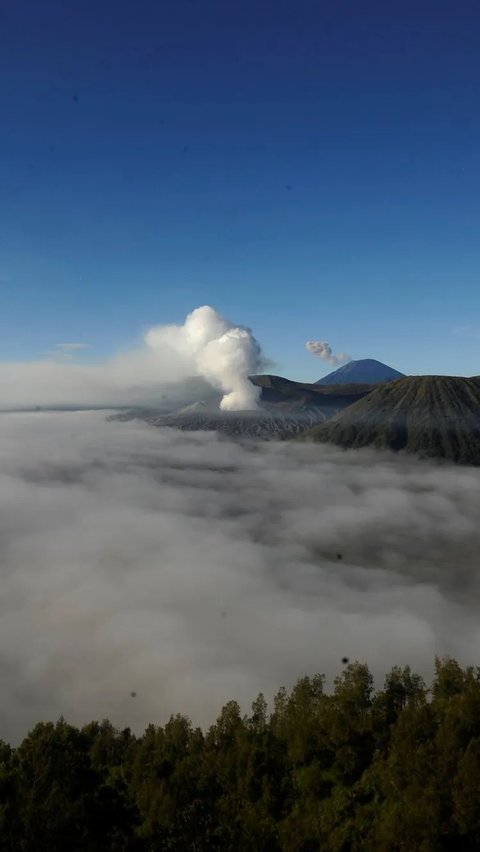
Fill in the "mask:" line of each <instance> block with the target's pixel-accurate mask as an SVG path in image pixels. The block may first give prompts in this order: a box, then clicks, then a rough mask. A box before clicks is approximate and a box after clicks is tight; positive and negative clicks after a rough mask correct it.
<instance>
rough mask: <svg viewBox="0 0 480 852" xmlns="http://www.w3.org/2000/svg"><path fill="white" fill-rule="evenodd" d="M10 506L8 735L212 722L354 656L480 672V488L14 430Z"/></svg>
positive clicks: (205, 449)
mask: <svg viewBox="0 0 480 852" xmlns="http://www.w3.org/2000/svg"><path fill="white" fill-rule="evenodd" d="M0 501H1V511H0V525H1V536H0V546H1V561H0V565H1V584H0V679H1V686H2V704H1V708H0V737H1V738H5V739H12V740H14V741H15V740H17V739H18V738H19V737H21V736H23V735H24V734H25V732H26V730H27V729H28V728H29V726H31V725H32V724H33V723H34V722H35V721H37V720H39V719H46V718H53V719H55V718H56V717H58V716H59V715H60V714H64V715H65V717H67V718H68V719H70V720H72V721H74V722H77V723H81V722H84V721H86V720H88V719H90V718H92V717H95V718H98V717H100V718H102V717H105V716H108V717H110V718H111V719H112V720H113V721H114V722H115V723H116V724H119V725H126V724H128V725H131V726H133V727H134V728H135V729H136V730H141V729H142V727H143V726H144V725H145V724H146V723H147V722H149V721H158V722H162V721H164V720H165V719H166V718H168V716H169V714H170V713H172V712H177V711H181V712H185V713H187V714H190V715H191V717H192V718H193V720H194V721H195V722H199V723H208V722H210V721H211V720H213V718H214V717H215V715H216V713H217V710H218V709H219V707H220V705H221V704H222V702H224V701H226V700H228V699H230V698H233V697H235V698H238V699H240V700H241V701H242V702H243V703H244V706H245V707H247V706H248V704H249V702H250V701H251V699H252V698H253V697H255V695H256V693H258V691H260V690H264V691H265V692H266V693H267V694H270V695H271V694H272V693H273V691H274V690H275V689H276V688H277V687H278V686H279V685H281V684H282V683H285V684H287V685H288V684H291V683H292V682H293V681H294V680H295V679H296V678H297V677H298V676H301V675H302V674H304V673H306V672H310V673H311V672H315V671H322V672H325V673H326V674H327V676H328V677H329V678H331V677H333V676H334V675H335V674H337V673H338V671H339V669H340V667H341V664H340V660H341V657H342V656H344V655H347V656H349V657H350V658H359V659H362V660H367V661H368V662H369V663H370V665H371V666H372V669H373V671H374V673H375V674H376V675H377V676H381V675H382V674H383V672H384V670H385V667H388V666H390V665H392V664H394V663H398V664H404V663H410V664H411V665H412V666H414V667H416V668H417V669H419V670H420V671H421V672H423V673H425V674H428V673H429V672H430V670H431V665H432V661H433V655H434V654H435V653H438V654H445V653H451V654H453V655H455V656H457V657H458V658H459V659H461V660H462V661H465V662H473V661H475V662H477V663H478V661H479V652H480V626H479V624H478V603H479V592H480V589H479V575H478V552H479V550H480V531H479V528H478V516H479V513H480V473H479V471H477V470H473V469H472V470H471V469H468V468H462V469H460V468H451V467H447V466H441V465H438V466H433V465H430V464H427V463H419V462H417V461H415V460H410V459H408V460H407V459H401V458H396V457H390V456H388V455H383V456H382V455H379V456H372V455H371V454H370V453H369V452H349V453H344V452H341V451H338V450H336V449H333V448H330V447H324V446H319V445H309V444H304V443H301V444H299V445H296V444H295V443H294V442H292V443H289V444H285V443H281V444H274V443H269V444H262V445H260V444H255V443H252V444H250V445H242V444H239V443H233V442H230V441H227V440H222V439H221V438H219V437H218V436H216V435H215V434H213V433H185V432H176V431H175V430H171V429H163V430H162V429H155V428H151V427H147V426H146V425H144V424H140V423H134V422H130V423H119V422H106V420H105V416H104V415H103V414H101V413H92V412H82V413H38V414H3V415H1V416H0ZM132 691H134V692H136V693H137V696H136V698H135V699H132V697H131V696H130V693H131V692H132Z"/></svg>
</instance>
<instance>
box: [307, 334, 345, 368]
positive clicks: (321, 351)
mask: <svg viewBox="0 0 480 852" xmlns="http://www.w3.org/2000/svg"><path fill="white" fill-rule="evenodd" d="M305 349H308V351H309V352H311V353H312V355H315V356H316V357H317V358H321V359H322V361H326V362H327V364H331V365H332V367H338V366H339V365H340V364H346V363H347V361H351V360H352V359H351V357H350V355H347V354H346V353H345V352H339V353H338V354H337V355H335V354H334V352H332V347H331V346H330V344H329V343H327V341H326V340H307V342H306V344H305Z"/></svg>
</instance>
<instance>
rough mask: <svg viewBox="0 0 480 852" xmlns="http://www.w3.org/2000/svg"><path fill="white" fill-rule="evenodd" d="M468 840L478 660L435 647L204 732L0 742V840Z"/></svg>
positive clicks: (322, 843) (429, 846)
mask: <svg viewBox="0 0 480 852" xmlns="http://www.w3.org/2000/svg"><path fill="white" fill-rule="evenodd" d="M479 848H480V670H478V669H475V668H472V667H470V668H467V669H462V668H461V667H460V666H459V665H458V664H457V663H456V662H455V661H454V660H449V659H447V660H437V661H436V667H435V678H434V681H433V684H432V685H431V687H430V688H429V689H427V688H426V686H425V684H424V682H423V681H422V679H421V678H420V677H419V676H418V675H416V674H414V673H413V672H412V671H411V670H410V669H409V668H408V667H406V668H404V669H400V668H394V669H392V671H391V672H389V674H388V675H387V677H386V680H385V685H384V688H383V689H382V690H380V691H377V692H375V690H374V688H373V681H372V676H371V674H370V672H369V670H368V668H367V666H365V665H363V664H360V663H353V664H349V665H347V666H345V668H344V670H343V672H342V675H341V676H340V677H338V678H337V679H336V681H335V684H334V689H333V692H331V693H329V692H326V690H325V683H324V678H323V676H321V675H315V676H313V677H303V678H301V679H300V680H299V681H298V682H297V683H296V684H295V686H294V687H293V689H292V690H291V691H290V692H288V691H287V690H286V689H284V688H282V689H280V690H279V692H278V693H277V695H276V696H275V699H274V703H273V709H272V712H269V710H268V707H267V703H266V701H265V698H264V696H263V695H262V694H260V695H259V696H258V698H257V699H256V700H255V701H254V702H253V704H252V710H251V713H250V715H248V716H243V715H242V713H241V710H240V707H239V705H238V704H237V703H236V702H235V701H230V702H229V703H228V704H226V705H225V707H223V709H222V710H221V712H220V715H219V717H218V719H217V721H216V722H215V723H214V724H213V725H212V726H211V727H210V728H209V730H208V731H206V732H202V731H201V730H200V729H198V728H194V727H193V726H192V725H191V723H190V721H189V720H188V719H187V718H185V717H184V716H180V715H177V716H174V717H172V718H171V719H170V720H169V721H168V722H167V724H166V725H164V726H163V727H156V726H155V725H150V726H149V727H148V728H147V729H146V731H145V733H144V734H143V735H142V736H141V737H135V736H134V735H133V734H132V733H131V732H130V730H128V729H126V730H123V731H118V730H116V729H115V728H114V727H113V726H112V725H111V724H110V723H109V722H108V721H104V722H101V723H97V722H92V723H91V724H89V725H86V726H85V727H84V728H83V729H81V730H78V729H77V728H75V727H72V726H71V725H68V724H67V723H66V722H65V721H64V720H63V719H60V721H59V722H57V723H56V724H52V723H47V724H38V725H36V727H35V728H34V729H33V730H32V731H31V732H30V733H29V734H28V736H27V737H26V738H25V739H24V741H23V742H22V743H21V745H20V746H19V747H18V748H17V749H11V748H10V746H8V745H6V744H5V743H3V742H0V850H1V852H14V850H15V852H17V850H19V852H43V850H53V852H56V850H58V852H60V850H65V849H68V850H73V852H76V851H77V850H78V852H100V850H111V852H156V850H159V852H160V851H161V850H177V852H189V850H190V852H209V850H213V852H214V850H231V852H234V850H235V852H249V850H253V849H254V850H258V852H315V851H316V850H318V849H326V850H332V852H347V851H348V852H350V850H352V852H360V850H364V849H375V850H380V852H390V850H392V852H396V850H398V852H410V850H418V852H435V850H444V849H445V850H453V849H455V850H457V849H460V850H463V849H465V850H475V849H479Z"/></svg>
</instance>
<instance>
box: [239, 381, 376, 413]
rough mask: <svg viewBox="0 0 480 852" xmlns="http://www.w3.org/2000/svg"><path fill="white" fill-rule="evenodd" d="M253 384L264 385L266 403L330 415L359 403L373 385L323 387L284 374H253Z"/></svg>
mask: <svg viewBox="0 0 480 852" xmlns="http://www.w3.org/2000/svg"><path fill="white" fill-rule="evenodd" d="M250 381H251V382H252V384H254V385H257V387H260V388H261V397H260V399H261V403H262V404H263V405H267V406H268V407H271V406H275V407H277V406H281V408H282V409H284V410H288V411H295V410H302V409H305V408H312V407H313V408H319V409H321V410H322V411H324V412H325V414H326V415H327V416H329V417H331V416H333V414H336V413H337V412H338V411H341V410H342V409H343V408H345V407H346V406H347V405H352V403H354V402H357V400H359V399H362V397H364V396H365V395H366V394H367V393H369V392H370V391H371V387H370V385H363V386H362V385H345V384H344V385H339V386H338V387H328V388H324V387H322V386H321V385H318V384H308V383H307V382H292V381H291V380H290V379H284V378H283V377H282V376H270V375H261V376H250Z"/></svg>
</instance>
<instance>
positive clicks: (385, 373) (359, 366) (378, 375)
mask: <svg viewBox="0 0 480 852" xmlns="http://www.w3.org/2000/svg"><path fill="white" fill-rule="evenodd" d="M402 378H404V373H400V372H399V371H398V370H394V369H393V367H389V366H388V365H387V364H382V362H381V361H376V360H375V359H374V358H362V359H360V360H359V361H349V362H348V364H344V365H343V367H339V368H338V370H334V372H333V373H329V374H328V376H324V377H323V379H319V380H318V382H316V384H317V385H352V384H359V385H363V384H368V385H377V384H380V383H381V382H393V381H395V380H396V379H402Z"/></svg>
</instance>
